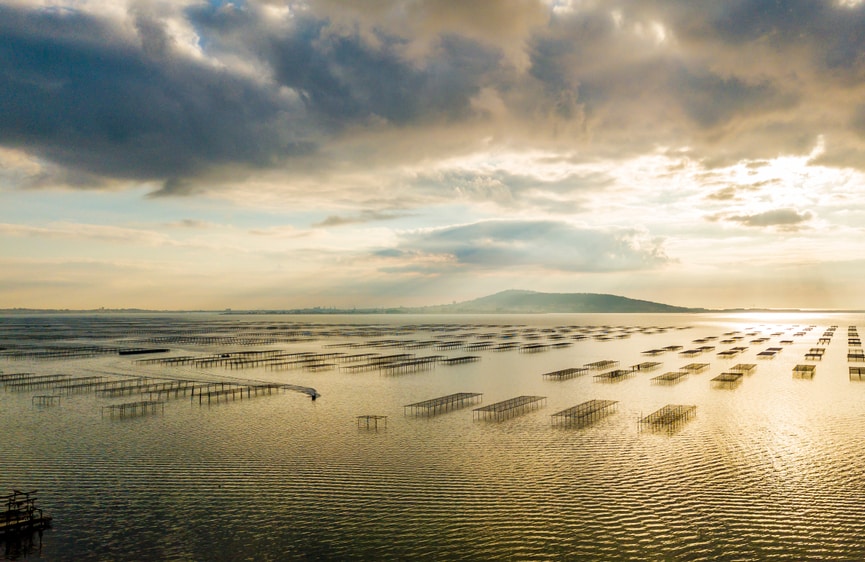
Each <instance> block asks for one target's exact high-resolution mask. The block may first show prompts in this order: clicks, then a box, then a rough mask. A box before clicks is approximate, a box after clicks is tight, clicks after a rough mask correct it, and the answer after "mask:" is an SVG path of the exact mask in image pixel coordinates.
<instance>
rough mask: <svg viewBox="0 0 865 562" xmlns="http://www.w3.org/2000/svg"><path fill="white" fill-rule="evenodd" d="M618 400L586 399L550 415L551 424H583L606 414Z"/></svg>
mask: <svg viewBox="0 0 865 562" xmlns="http://www.w3.org/2000/svg"><path fill="white" fill-rule="evenodd" d="M618 403H619V402H618V400H588V401H586V402H583V403H582V404H577V405H576V406H571V407H570V408H566V409H564V410H562V411H561V412H556V413H555V414H553V415H552V416H550V421H551V423H552V424H553V425H585V424H587V423H590V422H593V421H595V420H598V419H600V418H602V417H604V416H606V415H608V414H609V413H610V412H611V411H612V410H613V409H614V408H615V407H616V404H618Z"/></svg>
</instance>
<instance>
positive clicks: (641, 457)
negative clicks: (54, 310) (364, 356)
mask: <svg viewBox="0 0 865 562" xmlns="http://www.w3.org/2000/svg"><path fill="white" fill-rule="evenodd" d="M857 324H858V325H859V326H860V327H862V328H863V330H865V316H861V315H842V314H838V315H825V314H824V315H816V314H812V315H807V314H800V315H791V314H783V315H782V314H776V315H751V316H749V315H578V314H568V315H519V316H497V315H490V316H402V315H400V316H310V317H297V316H239V315H238V316H220V315H178V316H171V315H158V316H147V315H129V316H115V315H110V316H109V315H104V316H91V317H85V316H73V315H68V316H40V317H33V318H24V317H21V316H7V317H0V347H7V348H12V349H19V348H21V347H22V346H29V347H39V346H41V347H45V346H71V345H83V344H87V345H92V344H94V343H98V344H100V345H107V346H111V345H115V346H117V345H129V346H131V345H143V346H154V347H162V346H163V344H158V343H153V342H148V341H146V340H147V336H148V334H153V333H160V334H163V335H164V334H166V330H168V329H169V328H170V329H171V330H173V332H172V333H173V334H174V336H175V340H177V341H180V340H178V338H180V337H181V336H182V337H185V338H187V339H186V340H183V341H181V342H180V343H170V344H165V345H164V346H165V347H169V348H170V349H171V352H170V355H178V356H179V355H205V354H212V353H219V352H224V351H237V350H252V349H282V350H288V351H298V352H300V351H306V352H322V351H342V352H344V353H362V352H371V353H380V354H387V353H400V352H406V350H404V349H401V348H363V347H359V348H348V347H331V346H334V345H336V344H348V343H354V344H360V343H363V342H368V341H371V340H375V339H381V338H384V337H388V338H391V339H398V340H399V339H401V340H430V339H436V338H438V339H441V340H452V339H453V336H455V335H460V334H462V335H464V336H465V337H464V338H463V339H464V341H467V342H476V341H495V342H497V343H498V342H503V341H518V342H520V343H521V344H525V343H532V342H548V343H553V342H557V341H568V342H572V343H573V345H571V346H570V347H566V348H562V349H550V350H549V351H546V352H543V353H519V352H518V351H504V352H494V351H488V350H487V351H480V352H472V353H473V354H476V355H480V356H481V360H480V361H479V362H475V363H470V364H465V365H454V366H445V365H438V366H436V367H435V368H434V369H432V370H427V371H421V372H416V373H409V374H403V375H393V376H390V375H383V374H381V373H379V372H377V371H374V370H373V371H367V372H358V373H349V372H346V371H345V370H341V369H340V368H338V367H337V368H335V369H332V370H324V371H319V372H308V371H305V370H302V369H292V370H277V371H274V370H268V369H266V368H264V367H259V368H250V369H243V370H226V369H224V368H222V367H218V366H216V367H212V368H194V367H190V366H180V367H172V366H160V365H140V364H137V363H136V362H135V359H137V358H139V357H136V356H117V355H99V356H95V357H90V358H84V359H67V360H63V359H53V360H44V359H12V358H9V357H6V358H3V357H0V370H2V371H3V372H5V373H13V372H23V371H29V372H35V373H44V374H51V373H64V374H70V375H74V376H88V375H94V374H103V375H105V376H108V377H115V378H120V377H122V376H123V375H144V376H149V377H155V378H160V377H161V378H173V379H178V378H195V379H197V380H219V379H223V380H229V379H228V378H229V377H233V378H235V379H237V378H240V379H252V380H257V381H274V382H284V383H291V384H295V385H300V386H303V387H312V388H315V389H316V390H317V391H318V393H319V394H320V397H319V398H318V399H317V400H315V401H312V400H310V398H309V396H308V395H306V394H303V393H300V392H292V391H289V392H283V393H278V394H274V395H272V396H259V397H257V398H253V399H250V400H242V401H230V402H220V403H219V404H218V405H216V404H213V405H211V406H209V407H208V406H206V405H204V406H200V405H199V404H198V402H197V401H190V399H189V398H188V397H187V398H182V397H181V398H178V399H170V400H168V401H167V403H166V405H165V409H164V413H162V412H161V411H160V413H158V414H156V415H147V416H135V417H133V416H130V417H125V418H122V419H121V418H119V417H111V416H103V415H102V406H105V405H110V404H116V403H120V402H123V401H131V400H138V399H140V397H136V396H133V397H118V398H106V397H102V396H98V395H96V394H94V393H78V394H73V395H68V396H63V397H62V399H61V404H60V405H59V406H54V407H42V408H39V407H34V406H33V405H32V403H31V398H32V396H33V395H35V394H46V393H50V392H51V390H50V389H40V390H31V391H8V390H7V391H5V392H0V428H2V430H0V431H2V434H3V439H2V440H0V490H11V489H13V488H15V489H24V490H30V489H38V490H39V497H40V501H41V504H42V506H43V507H44V508H45V509H46V510H47V511H49V512H50V513H51V515H52V516H53V517H54V525H53V528H52V529H50V530H49V531H46V532H45V533H44V535H43V537H42V539H41V544H37V545H36V546H35V547H34V548H31V549H30V550H29V552H26V553H22V552H20V550H19V551H16V550H14V549H12V550H8V549H7V551H6V555H7V557H15V556H18V557H26V558H29V559H40V558H44V559H47V560H142V559H195V560H240V559H254V560H286V559H310V558H313V559H409V558H411V559H425V558H426V559H451V560H453V559H471V560H477V559H517V560H525V559H557V558H558V559H580V558H584V559H592V560H598V559H635V560H636V559H688V560H720V559H788V560H793V559H797V560H800V559H838V560H849V559H865V541H863V539H862V536H863V532H865V517H863V516H865V508H863V507H862V506H863V505H865V486H863V482H865V474H863V473H865V468H863V463H862V462H861V461H862V459H863V458H865V440H863V439H862V438H861V429H862V427H863V424H865V383H859V382H858V381H857V382H854V381H851V380H850V378H849V376H848V367H849V366H855V365H856V363H848V360H847V353H848V350H849V349H850V347H849V345H848V341H847V331H848V326H856V325H857ZM370 325H375V326H376V330H377V333H373V332H370V331H368V332H363V333H361V332H359V331H358V330H359V329H360V327H361V326H370ZM833 325H835V326H838V328H837V331H836V332H835V335H834V336H833V338H832V340H831V343H830V344H828V345H823V346H821V347H825V348H826V353H825V356H824V358H823V359H822V361H819V362H806V361H805V360H804V354H805V353H806V352H807V351H808V350H809V349H810V348H811V347H817V346H818V338H819V337H820V336H821V335H822V334H823V333H824V332H825V331H826V330H827V329H828V328H829V327H830V326H833ZM400 326H410V327H411V328H410V329H399V328H400ZM809 327H810V329H808V328H809ZM637 328H643V331H639V330H638V329H637ZM364 329H365V330H367V329H368V328H364ZM803 330H807V331H805V333H804V335H798V336H797V335H795V334H799V333H801V332H802V331H803ZM268 332H269V333H271V334H280V333H282V334H287V333H289V332H294V336H292V337H288V336H278V335H277V336H275V337H273V338H272V340H274V341H270V342H268V343H266V344H258V345H252V343H254V342H252V341H246V342H242V341H241V340H236V341H237V342H239V343H233V344H226V343H224V341H222V340H219V338H225V337H227V336H229V335H239V336H244V335H249V334H259V335H260V334H264V333H268ZM731 332H738V335H740V336H742V337H743V338H744V339H743V340H740V341H739V342H738V343H735V344H721V343H719V342H720V340H723V339H725V338H726V337H729V336H724V335H723V334H729V333H731ZM382 334H389V335H387V336H384V335H382ZM490 334H494V337H493V336H490ZM578 334H588V335H589V337H588V338H587V339H584V340H579V341H578V340H575V339H573V336H575V335H578ZM605 334H606V335H608V336H610V339H609V340H605V341H601V340H599V339H597V338H596V336H602V335H605ZM745 334H755V335H749V336H746V335H745ZM202 335H208V336H209V337H211V338H213V339H212V340H209V341H205V340H203V339H198V340H196V339H195V337H200V336H202ZM555 335H559V336H564V339H550V336H555ZM617 335H619V336H623V335H627V337H626V338H623V339H618V338H616V337H615V336H617ZM712 336H715V337H717V339H715V340H710V341H709V342H708V344H709V345H713V346H715V349H714V350H713V351H709V352H707V353H704V354H702V355H700V356H698V357H694V358H683V357H680V356H679V354H678V353H676V352H668V353H664V354H662V355H659V356H657V357H648V356H646V355H644V354H643V353H642V352H644V351H646V350H649V349H653V348H658V347H663V346H668V345H682V346H684V348H685V349H689V348H693V347H696V346H699V345H702V344H698V343H693V340H696V339H702V338H704V337H712ZM257 337H258V336H257ZM759 337H765V338H768V339H767V340H766V341H765V342H762V343H759V344H751V343H749V341H750V340H753V339H756V338H759ZM36 338H38V339H36ZM280 338H282V340H284V341H279V340H280ZM484 338H486V340H485V339H484ZM289 340H301V341H289ZM790 340H792V343H785V344H781V343H780V342H781V341H790ZM733 345H743V346H747V347H748V350H747V351H745V352H744V353H743V354H741V355H739V356H737V357H735V358H733V359H721V358H718V357H717V355H716V353H717V352H718V351H721V350H723V349H727V348H730V347H732V346H733ZM773 346H778V347H782V348H783V350H782V351H781V352H780V353H779V354H778V355H777V357H775V358H774V359H770V360H765V359H758V358H757V353H758V352H760V351H763V350H765V349H766V348H768V347H773ZM408 352H410V353H415V354H416V355H418V356H422V355H432V354H441V355H448V356H458V355H466V354H467V352H465V351H460V350H456V349H455V350H448V351H436V350H434V349H429V348H426V349H412V350H408ZM602 359H613V360H617V361H619V362H620V365H621V366H622V367H625V368H627V367H628V366H630V365H633V364H637V363H640V362H643V361H659V362H661V363H662V366H661V368H660V369H659V370H657V371H653V372H651V373H642V372H641V373H638V374H635V375H634V376H632V377H630V378H628V379H627V380H624V381H621V382H617V383H600V382H596V381H595V380H594V379H593V377H592V375H591V374H589V375H586V376H582V377H578V378H574V379H570V380H564V381H553V380H546V379H544V378H543V377H542V374H543V373H546V372H549V371H553V370H558V369H564V368H568V367H577V366H581V365H585V364H587V363H590V362H593V361H599V360H602ZM692 362H705V363H709V364H710V367H709V368H708V369H707V370H706V371H705V372H703V373H700V374H693V375H690V376H689V377H687V378H686V379H685V380H684V381H683V382H681V383H679V384H676V385H671V386H664V385H657V384H652V382H651V380H650V379H651V378H652V377H653V376H657V375H660V374H662V373H664V372H666V371H674V370H678V369H679V368H680V367H682V366H683V365H686V364H688V363H692ZM737 363H755V364H757V368H756V370H755V371H754V373H753V374H750V375H746V376H745V377H744V378H743V380H742V382H741V384H739V385H738V386H735V387H734V388H719V387H718V386H717V385H713V384H711V383H710V379H711V378H712V377H714V376H716V375H718V374H720V373H721V372H723V371H725V370H728V369H729V368H730V367H731V366H733V365H735V364H737ZM804 363H811V364H815V365H817V372H816V375H815V376H814V377H813V379H807V378H805V379H803V378H797V377H794V376H793V374H792V370H793V367H794V366H795V365H797V364H804ZM862 365H865V364H862ZM456 392H481V393H483V402H482V403H481V404H476V405H475V406H474V407H477V406H480V405H485V404H491V403H493V402H497V401H500V400H505V399H508V398H512V397H515V396H518V395H524V394H528V395H539V396H546V398H547V400H546V406H545V407H544V408H542V409H538V410H533V411H530V412H527V413H525V414H524V415H520V416H516V417H513V418H510V419H507V420H504V421H499V422H496V421H477V420H474V419H473V416H472V407H468V408H464V409H459V410H454V411H451V412H449V413H446V414H442V415H439V416H435V417H429V418H425V417H411V416H408V417H407V416H404V415H403V406H404V405H406V404H409V403H413V402H417V401H421V400H426V399H429V398H433V397H437V396H443V395H446V394H451V393H456ZM594 398H598V399H609V400H617V401H618V409H617V411H616V412H614V413H612V414H611V415H609V416H607V417H604V418H603V419H601V420H599V421H597V422H596V423H593V424H589V425H587V426H585V427H579V428H573V427H571V428H565V427H553V426H552V424H551V418H550V416H551V414H553V413H555V412H558V411H560V410H563V409H565V408H568V407H570V406H574V405H576V404H579V403H581V402H584V401H586V400H590V399H594ZM666 404H693V405H696V406H697V415H696V417H695V418H694V419H693V420H691V421H690V422H688V423H686V424H684V425H683V426H682V427H680V428H678V429H677V430H675V431H671V432H665V431H661V432H651V431H641V430H640V428H639V426H638V423H637V421H638V420H639V419H640V418H641V417H642V416H645V415H647V414H649V413H651V412H653V411H655V410H657V409H658V408H660V407H662V406H664V405H666ZM366 414H374V415H386V416H388V420H387V428H386V429H379V431H368V430H366V429H365V428H364V429H358V426H357V423H356V416H358V415H366Z"/></svg>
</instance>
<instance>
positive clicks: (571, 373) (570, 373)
mask: <svg viewBox="0 0 865 562" xmlns="http://www.w3.org/2000/svg"><path fill="white" fill-rule="evenodd" d="M588 372H589V368H588V367H571V368H570V369H560V370H558V371H550V372H549V373H544V374H543V375H541V376H542V377H544V378H545V379H553V380H558V381H561V380H565V379H572V378H574V377H580V376H582V375H585V374H586V373H588Z"/></svg>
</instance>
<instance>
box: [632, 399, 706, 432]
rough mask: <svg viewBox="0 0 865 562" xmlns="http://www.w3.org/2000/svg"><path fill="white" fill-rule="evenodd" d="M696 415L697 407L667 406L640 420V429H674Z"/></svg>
mask: <svg viewBox="0 0 865 562" xmlns="http://www.w3.org/2000/svg"><path fill="white" fill-rule="evenodd" d="M695 415H697V407H696V406H693V405H684V404H667V405H666V406H664V407H663V408H661V409H660V410H657V411H655V412H653V413H651V414H649V415H648V416H646V417H644V418H640V424H639V425H640V429H651V430H653V431H655V430H658V429H676V428H678V427H680V426H682V425H683V424H685V423H686V422H687V421H688V420H690V419H691V418H693V417H694V416H695Z"/></svg>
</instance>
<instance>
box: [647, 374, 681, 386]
mask: <svg viewBox="0 0 865 562" xmlns="http://www.w3.org/2000/svg"><path fill="white" fill-rule="evenodd" d="M687 376H688V371H667V372H666V373H664V374H663V375H658V376H657V377H652V383H653V384H667V385H673V384H678V383H680V382H682V380H683V379H685V378H686V377H687Z"/></svg>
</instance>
